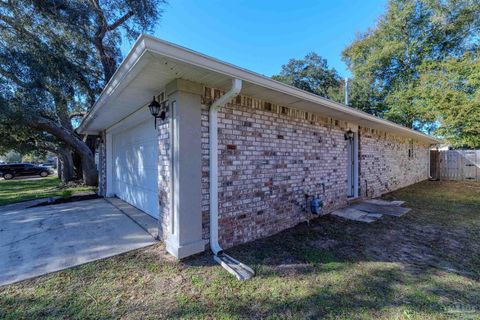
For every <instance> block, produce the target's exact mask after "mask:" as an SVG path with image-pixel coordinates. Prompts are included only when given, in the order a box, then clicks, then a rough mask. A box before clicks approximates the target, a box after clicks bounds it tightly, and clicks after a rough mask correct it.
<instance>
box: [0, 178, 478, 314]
mask: <svg viewBox="0 0 480 320" xmlns="http://www.w3.org/2000/svg"><path fill="white" fill-rule="evenodd" d="M385 198H387V199H402V200H406V201H407V203H406V206H408V207H410V208H413V210H412V211H411V212H409V213H408V214H407V215H405V216H404V217H402V218H394V217H388V216H384V217H382V218H381V219H380V220H379V221H377V222H375V223H372V224H365V223H360V222H353V221H345V220H341V219H338V218H333V217H329V216H324V217H321V218H319V219H317V220H316V221H315V222H313V223H312V224H311V225H310V227H307V226H306V225H299V226H297V227H295V228H293V229H290V230H287V231H284V232H282V233H280V234H278V235H275V236H273V237H270V238H267V239H262V240H259V241H255V242H253V243H249V244H246V245H243V246H239V247H236V248H233V249H231V250H229V253H231V254H232V256H234V257H236V258H238V259H239V260H241V261H242V262H244V263H247V264H249V265H250V266H252V267H253V268H254V269H255V271H256V276H255V277H254V278H253V279H252V280H249V281H247V282H238V281H237V280H235V279H234V278H233V277H232V276H230V275H229V274H228V273H227V272H226V271H224V270H223V269H222V268H221V267H220V266H219V265H217V264H215V263H213V262H212V257H211V255H209V254H207V253H205V254H202V255H198V256H195V257H193V258H190V259H187V260H184V261H182V262H176V261H174V260H173V259H172V258H170V257H169V256H168V255H166V253H165V250H164V247H163V245H162V244H158V245H155V246H153V247H149V248H146V249H141V250H137V251H134V252H131V253H128V254H125V255H122V256H117V257H114V258H110V259H106V260H103V261H98V262H94V263H89V264H86V265H83V266H80V267H76V268H73V269H70V270H66V271H62V272H58V273H55V274H51V275H47V276H43V277H39V278H37V279H33V280H28V281H24V282H21V283H18V284H14V285H9V286H6V287H2V288H0V318H2V319H40V318H52V319H86V318H90V319H93V318H95V319H98V318H101V319H107V318H115V319H119V318H120V319H158V318H168V319H170V318H187V319H191V318H193V319H205V318H207V319H244V318H254V319H279V318H282V319H285V318H286V319H305V318H310V319H318V318H324V319H452V318H453V319H456V318H458V319H479V318H480V305H479V302H480V184H478V183H477V184H475V183H463V182H461V183H460V182H458V183H457V182H448V183H447V182H422V183H419V184H416V185H414V186H411V187H408V188H405V189H402V190H399V191H396V192H393V193H391V194H388V195H386V196H385Z"/></svg>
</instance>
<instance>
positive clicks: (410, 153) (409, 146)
mask: <svg viewBox="0 0 480 320" xmlns="http://www.w3.org/2000/svg"><path fill="white" fill-rule="evenodd" d="M408 157H409V158H413V140H410V142H409V144H408Z"/></svg>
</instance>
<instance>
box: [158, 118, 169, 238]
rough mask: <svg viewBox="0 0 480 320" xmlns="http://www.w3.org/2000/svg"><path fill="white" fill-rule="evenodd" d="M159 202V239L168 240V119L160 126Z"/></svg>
mask: <svg viewBox="0 0 480 320" xmlns="http://www.w3.org/2000/svg"><path fill="white" fill-rule="evenodd" d="M157 129H158V157H159V159H158V201H159V204H160V205H159V208H160V212H159V220H158V223H159V224H160V230H159V238H160V239H163V240H166V237H167V235H168V230H169V223H170V208H171V200H172V199H171V197H170V195H171V190H170V177H171V175H170V174H171V165H170V133H169V130H170V123H169V118H168V115H167V118H166V119H165V120H164V121H162V122H160V123H159V124H158V128H157Z"/></svg>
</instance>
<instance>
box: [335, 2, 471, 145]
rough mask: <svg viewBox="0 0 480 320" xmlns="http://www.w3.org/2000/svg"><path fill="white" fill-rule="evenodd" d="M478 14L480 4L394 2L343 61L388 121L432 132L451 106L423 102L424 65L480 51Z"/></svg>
mask: <svg viewBox="0 0 480 320" xmlns="http://www.w3.org/2000/svg"><path fill="white" fill-rule="evenodd" d="M479 12H480V1H479V0H445V1H439V0H390V1H389V3H388V6H387V11H386V13H385V14H384V15H383V16H382V17H381V18H380V19H379V21H378V23H377V25H376V27H375V28H372V29H370V30H369V31H367V32H366V33H364V34H361V35H359V36H358V37H357V39H356V40H355V41H354V42H353V43H352V44H351V45H350V46H349V47H348V48H346V49H345V51H344V52H343V57H344V59H345V61H346V62H347V64H348V66H349V68H350V69H351V71H352V73H353V75H354V77H355V79H362V82H363V84H362V86H363V88H364V90H363V91H364V92H371V93H370V94H369V95H370V99H371V100H373V101H375V103H376V104H377V105H379V106H383V108H384V114H385V117H386V118H388V119H391V120H393V121H395V122H397V123H400V124H403V125H406V126H408V127H411V128H416V129H423V130H428V129H431V128H434V127H435V126H436V122H437V120H438V119H439V118H440V119H441V120H445V119H447V118H448V117H445V116H444V115H443V116H440V117H439V114H441V113H442V112H443V111H445V110H447V109H448V105H446V104H445V105H443V107H441V108H436V106H435V105H434V104H433V103H425V99H424V98H421V97H420V94H419V91H422V87H421V86H422V85H424V81H421V77H422V72H423V71H425V70H426V69H425V68H424V65H425V64H426V63H429V62H436V63H441V62H442V61H445V60H446V59H450V58H452V59H456V58H459V57H461V56H462V55H463V54H465V53H466V52H471V51H475V50H478V49H477V48H478V43H479V26H480V15H479ZM424 80H425V79H424ZM424 97H425V96H424ZM443 102H444V103H445V101H443ZM450 107H453V105H450ZM445 128H446V127H445ZM443 133H444V134H446V132H445V131H443ZM452 133H453V132H452ZM448 135H449V136H450V134H448Z"/></svg>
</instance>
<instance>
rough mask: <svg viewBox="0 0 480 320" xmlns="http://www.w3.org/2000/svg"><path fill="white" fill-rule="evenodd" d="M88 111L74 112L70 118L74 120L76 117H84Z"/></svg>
mask: <svg viewBox="0 0 480 320" xmlns="http://www.w3.org/2000/svg"><path fill="white" fill-rule="evenodd" d="M86 114H87V113H86V112H73V113H71V114H70V116H69V117H70V120H72V119H73V118H75V117H84V116H85V115H86Z"/></svg>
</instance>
